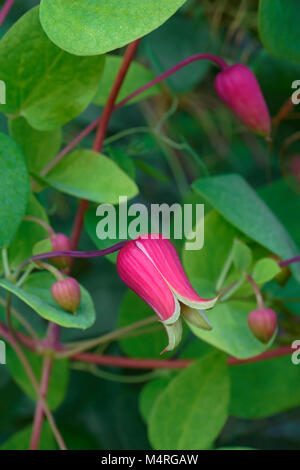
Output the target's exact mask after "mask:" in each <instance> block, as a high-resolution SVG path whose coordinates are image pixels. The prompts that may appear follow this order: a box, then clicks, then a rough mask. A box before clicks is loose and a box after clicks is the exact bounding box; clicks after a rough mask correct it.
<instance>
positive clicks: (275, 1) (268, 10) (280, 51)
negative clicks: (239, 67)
mask: <svg viewBox="0 0 300 470" xmlns="http://www.w3.org/2000/svg"><path fill="white" fill-rule="evenodd" d="M299 16H300V4H299V3H298V2H294V1H287V0H260V2H259V33H260V38H261V41H262V43H263V45H264V47H265V48H266V49H267V50H268V51H269V52H270V53H271V54H273V55H274V56H275V57H282V58H284V59H288V60H291V61H292V62H300V30H299V21H298V18H299ZM278 31H280V34H278Z"/></svg>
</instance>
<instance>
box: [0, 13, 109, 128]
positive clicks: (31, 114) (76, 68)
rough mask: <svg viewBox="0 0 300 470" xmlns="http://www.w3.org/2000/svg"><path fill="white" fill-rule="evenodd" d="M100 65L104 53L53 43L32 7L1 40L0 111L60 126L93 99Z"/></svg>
mask: <svg viewBox="0 0 300 470" xmlns="http://www.w3.org/2000/svg"><path fill="white" fill-rule="evenodd" d="M57 26H58V25H57ZM67 29H68V30H69V31H70V29H69V28H67ZM103 66H104V58H103V57H102V56H96V57H77V56H74V55H71V54H68V53H66V52H64V51H62V50H61V49H59V48H58V47H56V46H55V45H54V44H53V43H52V42H51V41H50V40H49V39H48V37H47V36H46V34H45V33H44V31H43V29H42V27H41V24H40V21H39V9H38V7H36V8H33V9H32V10H29V11H28V12H27V13H25V15H23V16H22V17H21V18H20V19H19V21H17V22H16V23H15V24H14V25H13V26H12V28H11V29H10V30H9V31H8V32H7V33H6V34H5V36H4V37H3V38H2V39H1V41H0V80H3V81H4V82H5V84H6V104H2V105H0V111H2V112H3V113H6V114H9V115H10V116H14V117H17V116H20V115H21V116H23V117H25V118H26V120H27V121H28V122H29V124H30V125H31V126H32V127H34V128H36V129H38V130H52V129H56V128H58V127H61V126H62V125H63V124H65V123H66V122H68V121H70V120H71V119H73V118H74V117H76V116H78V115H79V114H80V113H81V112H82V111H84V109H85V108H86V107H87V106H88V104H89V103H90V102H91V101H92V99H93V97H94V96H95V93H96V91H97V87H98V84H99V79H100V76H101V72H102V70H103Z"/></svg>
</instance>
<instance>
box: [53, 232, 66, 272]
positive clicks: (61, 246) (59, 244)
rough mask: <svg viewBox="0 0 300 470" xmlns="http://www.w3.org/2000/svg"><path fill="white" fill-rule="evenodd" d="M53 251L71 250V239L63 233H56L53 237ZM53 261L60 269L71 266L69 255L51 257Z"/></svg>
mask: <svg viewBox="0 0 300 470" xmlns="http://www.w3.org/2000/svg"><path fill="white" fill-rule="evenodd" d="M51 244H52V251H70V250H71V243H70V239H69V238H68V237H67V236H66V235H64V234H63V233H56V234H55V235H53V236H52V237H51ZM51 262H52V263H53V264H54V265H55V266H57V267H58V268H60V269H66V268H68V267H69V264H70V258H69V257H67V256H58V257H57V258H51Z"/></svg>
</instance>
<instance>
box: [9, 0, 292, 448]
mask: <svg viewBox="0 0 300 470" xmlns="http://www.w3.org/2000/svg"><path fill="white" fill-rule="evenodd" d="M3 3H4V2H3V0H1V1H0V6H2V4H3ZM103 3H105V2H103V1H100V0H99V1H96V0H72V1H70V2H66V1H65V0H42V1H41V2H40V11H39V7H38V5H39V2H38V1H34V0H16V2H15V4H14V6H13V8H12V10H11V11H10V14H9V16H8V17H7V19H6V21H5V23H4V25H3V26H2V27H1V28H0V38H2V39H1V40H0V80H4V81H5V82H6V83H7V93H8V95H7V98H8V99H7V104H6V105H0V111H1V114H0V248H3V247H8V259H9V262H10V265H11V267H12V268H15V267H16V266H18V264H19V263H21V262H22V261H23V260H24V259H26V258H27V257H28V256H30V255H31V253H32V249H33V247H34V246H35V245H36V243H37V242H39V241H41V240H43V239H44V238H46V236H47V233H46V232H45V230H44V229H43V228H42V227H41V226H38V225H35V224H33V223H32V222H28V221H27V222H26V221H24V220H23V221H22V219H23V217H24V215H25V214H27V215H31V216H35V217H39V218H40V219H42V220H44V221H45V222H48V223H51V226H52V227H53V228H54V229H55V231H57V232H63V233H65V234H67V235H70V232H71V228H72V223H73V220H74V217H75V214H76V210H77V205H78V199H81V198H86V199H88V200H89V201H90V206H89V210H88V212H87V214H86V217H85V223H84V230H83V233H82V237H81V239H80V244H79V249H80V250H93V249H95V247H97V248H99V249H101V248H104V247H107V246H108V245H109V244H110V242H108V241H101V240H99V239H97V237H96V223H97V221H98V219H97V217H96V216H95V210H96V204H98V203H101V202H107V203H112V204H115V205H116V207H117V204H118V196H119V194H122V195H127V196H128V198H129V199H131V200H133V201H134V202H142V203H145V204H146V205H147V206H148V207H150V204H151V203H163V202H166V203H168V204H173V203H175V202H177V203H180V204H183V203H192V204H194V205H195V204H196V203H205V245H204V248H203V249H202V250H200V251H197V252H194V251H188V250H185V245H184V241H179V240H175V241H174V243H175V245H176V248H177V249H178V252H179V253H180V255H182V256H181V259H182V261H183V264H184V267H185V270H186V272H187V274H188V276H189V278H190V279H191V282H192V283H193V285H194V287H195V289H196V290H197V291H198V292H199V294H200V295H202V296H203V297H211V296H213V295H215V293H216V285H217V281H218V279H219V276H220V272H221V270H222V268H223V266H224V263H225V262H226V259H227V258H228V255H229V253H230V252H231V250H232V253H233V264H232V266H231V268H230V270H229V272H228V276H227V277H226V280H225V286H229V285H230V284H231V283H233V282H236V281H237V280H238V279H240V278H241V276H243V275H244V274H245V273H252V274H253V276H254V278H255V280H256V282H257V284H258V285H259V287H260V288H261V289H262V290H263V293H264V297H265V299H266V302H267V304H268V306H271V307H272V308H274V309H275V310H276V312H277V313H278V318H279V334H278V336H277V338H276V340H275V342H274V338H273V339H272V340H271V341H270V343H269V344H267V345H264V344H262V343H261V342H259V341H258V340H257V339H256V338H255V337H254V336H253V335H252V333H251V332H250V330H249V328H248V326H247V315H248V313H249V311H250V310H252V309H254V308H255V305H256V304H255V297H254V295H253V291H252V290H251V288H250V287H249V285H248V284H247V283H246V282H244V283H243V284H241V285H240V286H239V289H237V291H236V292H235V293H234V295H233V297H232V298H230V299H228V300H226V301H224V302H222V303H220V304H219V305H217V307H216V308H215V309H214V310H212V311H211V312H209V314H208V315H209V318H210V320H211V322H212V323H213V325H214V329H213V330H212V332H207V331H203V330H199V329H197V328H194V327H193V328H192V331H191V330H190V329H189V328H187V327H186V326H185V327H184V334H183V341H182V343H181V345H180V347H178V348H177V349H176V350H175V351H173V352H172V353H168V354H167V355H166V358H168V359H170V357H174V358H181V359H195V361H194V362H193V364H192V365H191V366H190V367H188V368H186V369H184V370H180V371H169V370H165V371H161V370H154V371H150V372H149V371H148V372H147V371H146V372H145V371H143V370H128V369H116V368H101V367H99V368H98V367H96V366H95V367H89V366H88V365H87V364H83V363H78V362H76V363H75V362H71V361H68V360H65V359H63V360H58V361H56V363H55V365H54V368H53V372H52V376H51V381H50V386H49V394H48V401H49V407H50V408H51V410H52V411H53V412H54V416H55V418H56V422H57V425H58V428H59V429H60V431H61V433H62V435H63V436H64V438H65V441H66V444H67V447H68V448H69V449H111V450H113V449H151V448H154V449H173V450H177V449H211V448H214V449H216V448H230V447H231V448H245V447H246V448H249V447H250V448H254V449H299V442H300V408H299V406H300V365H299V366H295V365H293V364H292V363H291V360H290V357H289V356H286V357H281V358H277V359H275V360H272V361H263V362H259V363H254V364H248V365H238V366H234V367H228V365H227V361H226V359H227V358H228V356H235V357H238V358H248V357H250V356H253V355H257V354H260V353H262V352H263V351H264V350H266V349H268V347H280V346H282V345H290V344H291V342H292V341H293V340H294V339H297V338H299V337H300V328H299V315H300V307H299V300H300V293H299V291H300V289H299V282H300V264H298V265H296V264H295V265H294V266H293V267H292V269H291V277H290V279H289V281H288V282H287V283H286V284H285V286H279V285H278V284H277V283H276V282H275V280H276V276H277V274H278V265H277V264H276V263H275V261H274V260H271V259H270V255H271V254H276V255H278V256H279V257H280V258H283V259H286V258H291V257H293V256H296V255H297V254H299V247H300V225H299V220H300V217H299V215H300V202H299V201H300V200H299V184H300V183H299V181H300V176H299V179H298V181H297V180H296V179H295V177H293V176H292V175H291V173H290V170H291V157H292V155H295V154H300V141H299V140H298V141H296V142H295V143H294V144H293V145H292V146H291V147H289V148H288V151H287V152H286V153H285V154H284V155H283V154H281V152H280V149H281V148H282V145H283V142H284V141H285V139H287V138H288V137H289V136H291V135H292V134H294V133H296V132H297V131H299V111H298V112H297V108H296V107H295V109H294V112H293V114H291V115H290V119H288V120H284V121H283V122H281V123H280V126H279V127H278V129H277V132H276V134H275V136H274V140H273V144H272V146H271V145H269V146H268V144H267V143H266V142H265V141H264V140H263V139H262V138H260V137H258V136H256V135H254V134H253V133H252V132H250V131H249V130H247V129H246V128H245V127H244V126H243V125H242V124H241V123H240V122H239V121H238V120H237V119H236V118H235V117H234V116H233V115H232V113H231V112H230V111H229V110H228V109H227V108H226V107H225V105H224V104H223V103H222V102H221V101H220V100H219V99H218V97H217V95H216V93H215V90H214V87H213V82H214V79H215V76H216V73H217V72H216V68H215V67H214V66H213V65H211V64H210V63H208V62H197V63H194V64H192V65H190V66H188V67H186V68H184V69H183V70H181V71H180V72H178V73H177V74H175V75H173V76H172V77H170V78H169V79H167V80H166V81H164V83H163V84H160V85H157V86H155V87H153V88H151V89H150V90H149V91H147V92H146V93H144V94H142V95H140V96H139V97H138V98H137V99H135V100H134V101H133V103H130V104H128V105H127V106H124V107H123V108H121V109H120V110H118V111H117V112H115V113H114V114H113V115H112V117H111V120H110V123H109V128H108V133H107V136H106V140H105V141H104V147H103V149H102V155H101V156H99V155H98V154H96V153H95V152H93V151H92V150H91V149H92V146H93V140H94V134H93V133H92V134H90V135H89V136H87V137H86V138H85V139H84V140H83V141H82V142H81V143H80V144H79V146H78V147H77V148H76V149H75V150H74V151H73V152H72V153H70V154H69V155H68V156H67V157H66V158H65V159H64V160H63V161H62V162H61V163H60V164H58V165H57V166H56V167H55V168H54V169H52V170H51V171H50V172H49V173H48V174H47V175H46V176H45V175H44V174H41V172H42V170H43V169H44V168H45V167H46V166H47V165H48V164H49V162H51V161H52V159H53V158H54V157H55V155H56V154H57V153H58V152H59V149H60V148H63V147H64V146H65V145H66V144H68V143H69V142H70V141H71V139H72V138H73V137H74V136H76V135H77V134H78V133H79V132H80V131H81V130H82V129H83V128H84V127H86V126H87V125H88V124H89V123H91V122H92V121H93V120H95V119H97V118H98V117H99V115H100V113H101V111H102V109H103V106H104V105H105V103H106V100H107V97H108V94H109V91H110V88H111V85H112V83H113V81H114V79H115V77H116V74H117V71H118V69H119V66H120V64H121V62H122V56H123V54H124V51H125V48H124V47H123V46H125V45H126V44H128V43H129V42H131V41H133V40H135V39H136V38H137V37H139V36H141V35H145V37H144V38H143V39H142V41H141V43H140V46H139V49H138V53H137V56H136V58H135V62H134V63H133V64H132V67H131V69H130V71H129V74H128V76H127V78H126V79H125V82H124V83H123V86H122V89H121V91H120V95H119V101H120V99H123V98H124V97H126V96H127V95H128V94H130V93H132V92H133V91H134V90H136V89H137V88H139V87H141V86H142V85H144V84H145V83H146V82H148V81H149V80H151V79H152V78H153V77H154V76H156V75H157V74H159V73H162V72H163V71H165V70H167V69H168V68H170V67H172V66H173V65H175V64H176V63H178V62H179V61H181V60H182V59H185V58H187V57H188V56H190V55H193V54H195V53H198V52H209V53H214V54H218V55H220V56H221V57H223V58H224V59H226V60H227V61H228V62H229V63H230V64H233V63H236V62H241V63H245V64H247V65H248V66H249V67H250V68H251V69H252V70H253V71H254V72H255V74H256V76H257V78H258V80H259V83H260V85H261V88H262V91H263V93H264V96H265V98H266V101H267V104H268V106H269V109H270V112H271V115H272V117H274V116H275V115H276V113H277V112H278V111H279V109H280V108H281V106H282V105H283V104H284V103H285V102H286V101H287V100H288V98H289V97H290V95H291V93H292V89H291V84H292V82H293V81H294V80H297V79H300V53H299V51H300V28H299V18H300V15H299V13H300V7H299V6H298V5H297V2H296V0H260V2H257V1H256V0H244V1H243V2H241V1H239V0H231V1H228V2H226V1H223V0H202V1H201V2H199V1H198V0H187V1H186V2H184V1H183V0H158V1H156V0H151V1H150V2H149V1H145V0H143V1H142V0H139V1H137V0H116V1H111V2H109V4H110V5H111V6H113V8H114V10H113V11H115V9H116V8H118V15H115V16H114V17H112V15H111V11H110V10H109V9H105V11H104V10H103ZM258 3H259V5H258ZM121 4H122V8H121V9H120V10H119V7H120V5H121ZM70 5H71V6H70ZM132 6H134V10H132V9H130V12H131V14H130V15H129V14H128V15H127V14H126V8H127V9H128V8H131V7H132ZM32 7H34V9H31V8H32ZM146 7H147V10H145V8H146ZM91 12H92V13H93V14H92V15H91ZM99 17H101V18H102V20H103V24H102V25H101V28H99V27H98V23H97V21H96V19H97V18H99ZM20 18H21V19H20ZM62 18H68V27H66V26H65V24H64V23H63V22H62ZM7 31H8V33H7ZM6 33H7V34H6ZM148 33H149V34H148ZM3 36H4V37H3ZM117 48H119V49H117ZM104 54H105V55H104ZM117 102H118V101H117ZM5 134H6V135H5ZM26 168H27V169H26ZM27 170H28V171H27ZM29 181H30V183H31V189H32V193H31V194H30V190H29V189H30V187H29ZM115 261H116V256H115V255H111V256H108V257H106V258H101V259H85V260H76V261H75V262H74V266H73V272H72V275H73V276H74V277H76V278H77V279H78V281H79V283H80V286H81V292H82V303H81V306H80V309H79V311H78V314H77V315H76V316H72V315H69V314H67V313H66V312H64V311H62V309H61V308H59V307H58V306H57V305H56V304H55V302H54V300H53V299H52V297H51V295H50V287H51V284H52V282H53V279H52V278H51V276H50V275H49V274H48V273H39V272H35V273H34V274H32V275H31V276H30V277H29V279H27V281H26V282H25V284H24V285H23V286H22V287H16V285H14V284H13V283H12V282H11V281H9V280H5V279H4V278H3V277H1V279H0V297H1V299H2V300H3V299H4V298H5V295H6V293H7V292H8V291H9V292H12V293H13V294H14V295H13V306H14V307H15V308H16V309H17V310H19V311H20V312H21V313H22V314H23V315H24V316H25V317H26V319H27V320H28V321H29V322H30V324H31V325H32V326H33V327H34V328H35V330H36V331H37V332H38V334H39V335H41V336H44V335H45V332H46V329H47V320H52V321H56V322H57V323H58V324H60V325H61V326H62V327H64V328H62V329H61V336H62V337H61V340H62V341H63V342H67V341H77V340H82V339H89V338H93V337H96V336H100V335H101V334H104V333H107V332H111V331H113V330H114V329H116V328H118V327H124V326H127V325H129V324H131V323H134V322H136V321H139V320H141V319H143V318H147V317H148V316H151V315H152V314H153V312H152V310H151V309H150V307H148V305H147V304H145V303H144V302H143V301H142V300H140V299H139V298H137V296H136V295H135V294H134V293H132V292H129V291H128V290H127V289H126V286H125V285H124V284H123V283H122V282H121V280H120V279H119V277H118V275H117V272H116V267H115ZM2 272H3V267H2V264H1V261H0V273H1V276H2ZM274 279H275V280H274ZM2 300H1V302H0V321H5V311H4V307H3V305H2ZM14 325H15V327H16V328H19V329H20V330H22V326H21V325H20V324H19V323H18V321H16V322H15V323H14ZM22 331H23V330H22ZM165 343H166V334H165V331H164V329H163V327H162V326H161V325H159V324H156V325H155V326H154V327H153V326H152V327H151V328H150V327H149V331H146V332H143V334H142V335H141V336H137V337H134V338H122V340H120V341H119V342H115V343H112V344H109V345H108V347H107V349H105V351H104V350H103V349H101V348H100V347H99V349H96V350H95V351H94V352H98V353H99V354H100V353H102V352H104V353H107V354H112V355H124V356H126V357H129V358H136V357H138V358H155V359H157V358H160V352H161V350H162V349H163V348H164V346H165ZM26 357H27V359H28V360H29V362H30V364H31V366H32V368H33V370H34V372H35V374H36V375H37V377H40V374H41V369H42V358H41V357H40V356H37V355H35V354H33V353H32V352H28V351H26ZM35 402H36V395H35V392H34V390H33V388H32V385H31V384H30V382H29V381H28V378H27V376H26V374H25V373H24V370H23V368H22V365H21V364H20V362H19V359H18V357H17V356H16V354H15V352H14V351H13V349H11V348H10V347H8V350H7V366H3V365H0V448H3V449H27V448H28V445H29V439H30V435H31V429H32V428H31V427H32V416H33V413H34V409H35ZM1 446H2V447H1ZM40 448H42V449H56V448H57V444H56V442H55V440H54V438H53V435H52V432H51V429H50V428H49V425H48V423H47V421H46V422H45V423H44V427H43V431H42V437H41V444H40Z"/></svg>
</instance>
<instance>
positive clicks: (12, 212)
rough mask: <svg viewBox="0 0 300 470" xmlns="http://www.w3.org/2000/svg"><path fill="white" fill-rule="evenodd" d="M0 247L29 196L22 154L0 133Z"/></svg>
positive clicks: (7, 240) (15, 225) (8, 238)
mask: <svg viewBox="0 0 300 470" xmlns="http://www.w3.org/2000/svg"><path fill="white" fill-rule="evenodd" d="M0 188H1V191H0V248H3V247H6V246H8V245H9V244H10V242H11V240H12V238H13V236H14V235H15V233H16V231H17V229H18V226H19V225H20V223H21V220H22V218H23V217H24V215H25V210H26V206H27V201H28V198H29V191H30V188H29V177H28V172H27V168H26V165H25V162H24V156H23V154H22V152H21V150H20V148H19V147H18V145H17V144H16V142H15V141H14V140H13V139H12V138H11V137H9V136H7V135H5V134H2V133H0Z"/></svg>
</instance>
